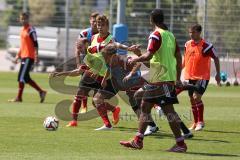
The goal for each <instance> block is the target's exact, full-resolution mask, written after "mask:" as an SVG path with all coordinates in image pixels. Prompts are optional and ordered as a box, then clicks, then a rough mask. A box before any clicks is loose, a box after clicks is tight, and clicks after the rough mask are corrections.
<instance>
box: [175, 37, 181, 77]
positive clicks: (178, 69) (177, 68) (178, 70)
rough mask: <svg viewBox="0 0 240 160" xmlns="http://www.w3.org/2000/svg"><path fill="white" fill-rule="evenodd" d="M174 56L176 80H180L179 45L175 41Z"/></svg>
mask: <svg viewBox="0 0 240 160" xmlns="http://www.w3.org/2000/svg"><path fill="white" fill-rule="evenodd" d="M175 57H176V61H177V65H176V71H177V81H180V80H181V72H182V55H181V53H180V49H179V46H178V44H177V41H176V50H175Z"/></svg>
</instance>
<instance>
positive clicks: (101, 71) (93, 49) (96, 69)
mask: <svg viewBox="0 0 240 160" xmlns="http://www.w3.org/2000/svg"><path fill="white" fill-rule="evenodd" d="M96 20H97V29H98V32H99V33H98V34H95V35H94V36H92V40H91V45H90V46H89V47H88V49H87V54H86V56H85V58H84V63H85V64H86V66H83V67H82V66H80V67H79V68H78V69H76V70H73V71H69V72H62V73H54V74H53V75H52V76H61V75H68V74H69V73H70V75H69V76H77V75H79V74H80V73H82V71H81V70H86V71H85V72H84V74H83V76H82V79H81V81H80V83H79V88H78V91H77V94H76V96H75V100H74V102H73V104H72V106H73V113H72V114H73V120H72V121H71V122H70V123H72V126H77V118H78V111H76V110H74V109H75V108H76V107H75V106H80V104H81V101H82V99H83V98H84V97H85V96H88V93H89V92H90V91H91V90H93V91H94V95H95V94H96V93H97V91H98V90H99V89H102V90H103V93H105V92H108V93H110V95H115V90H114V88H113V87H112V86H111V85H112V84H111V81H110V80H109V81H107V84H108V85H107V86H106V87H104V88H102V86H101V82H102V79H103V76H104V75H105V73H106V71H107V68H106V65H105V61H104V59H103V57H102V54H101V49H103V48H104V47H105V46H106V45H107V44H109V43H116V42H114V40H113V38H112V35H111V34H110V33H109V32H108V29H109V21H108V19H107V17H106V16H104V15H98V16H97V19H96ZM116 44H117V46H118V48H121V49H128V47H127V46H123V45H121V44H118V43H116ZM101 94H102V93H101ZM101 94H98V95H101ZM95 102H96V101H95ZM94 105H95V103H94ZM95 107H96V109H97V110H98V113H99V115H100V116H101V118H102V120H103V122H104V126H102V127H100V128H98V129H96V130H110V129H112V125H111V123H110V121H109V119H108V116H107V111H112V112H113V123H114V124H117V122H118V120H119V112H120V108H119V107H117V106H112V105H111V104H109V103H107V102H104V103H97V102H96V105H95Z"/></svg>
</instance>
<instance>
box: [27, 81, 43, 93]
mask: <svg viewBox="0 0 240 160" xmlns="http://www.w3.org/2000/svg"><path fill="white" fill-rule="evenodd" d="M28 84H29V85H30V86H32V87H33V88H34V89H36V90H37V91H38V92H43V90H42V89H41V88H40V87H39V86H38V85H37V83H36V82H35V81H33V80H30V81H29V82H28Z"/></svg>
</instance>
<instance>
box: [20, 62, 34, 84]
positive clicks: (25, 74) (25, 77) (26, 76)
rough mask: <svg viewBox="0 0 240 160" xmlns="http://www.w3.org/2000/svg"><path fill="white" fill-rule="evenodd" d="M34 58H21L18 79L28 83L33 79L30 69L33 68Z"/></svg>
mask: <svg viewBox="0 0 240 160" xmlns="http://www.w3.org/2000/svg"><path fill="white" fill-rule="evenodd" d="M33 64H34V59H31V58H24V59H22V60H21V66H20V70H19V72H18V81H19V82H23V83H28V82H29V81H31V80H32V79H31V77H30V71H31V70H32V67H33Z"/></svg>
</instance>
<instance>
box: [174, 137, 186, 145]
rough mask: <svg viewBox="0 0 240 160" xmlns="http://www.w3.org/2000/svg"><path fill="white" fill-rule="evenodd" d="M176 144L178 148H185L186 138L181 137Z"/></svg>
mask: <svg viewBox="0 0 240 160" xmlns="http://www.w3.org/2000/svg"><path fill="white" fill-rule="evenodd" d="M176 144H177V145H178V146H183V145H184V144H185V143H184V137H179V138H176Z"/></svg>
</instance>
